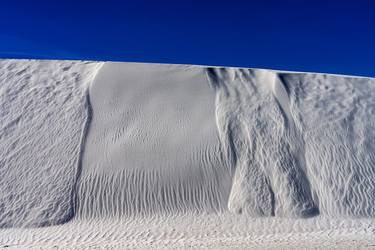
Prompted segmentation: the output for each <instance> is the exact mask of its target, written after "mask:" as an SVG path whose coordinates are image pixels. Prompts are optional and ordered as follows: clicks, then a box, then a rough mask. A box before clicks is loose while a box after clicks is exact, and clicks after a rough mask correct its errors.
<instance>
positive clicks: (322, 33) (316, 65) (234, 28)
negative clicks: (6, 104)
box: [0, 0, 375, 76]
mask: <svg viewBox="0 0 375 250" xmlns="http://www.w3.org/2000/svg"><path fill="white" fill-rule="evenodd" d="M0 29H1V30H0V57H2V58H14V57H16V58H50V59H89V60H113V61H136V62H160V63H187V64H204V65H226V66H241V67H256V68H273V69H285V70H296V71H316V72H329V73H341V74H354V75H365V76H375V62H374V61H375V4H372V3H371V1H368V2H364V1H344V0H343V1H337V2H336V1H328V0H326V1H324V2H323V1H321V2H320V1H318V0H317V1H303V0H300V1H287V0H284V1H237V0H227V1H203V0H201V1H189V0H184V1H178V0H176V1H157V0H154V1H142V0H134V1H110V0H107V1H105V0H102V1H96V0H92V1H79V0H76V1H53V0H51V1H33V0H29V1H17V0H13V1H7V0H5V1H2V2H1V5H0Z"/></svg>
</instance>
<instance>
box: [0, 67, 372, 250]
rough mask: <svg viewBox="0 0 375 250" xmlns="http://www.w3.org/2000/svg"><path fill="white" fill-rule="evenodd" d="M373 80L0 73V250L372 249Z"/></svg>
mask: <svg viewBox="0 0 375 250" xmlns="http://www.w3.org/2000/svg"><path fill="white" fill-rule="evenodd" d="M374 91H375V79H370V78H358V77H348V76H335V75H325V74H311V73H309V74H308V73H292V72H276V71H270V70H260V69H241V68H218V67H201V66H187V65H159V64H135V63H109V62H107V63H102V62H78V61H73V62H72V61H33V60H31V61H30V60H2V61H0V106H1V109H0V138H1V140H0V173H1V176H2V177H1V180H0V227H1V228H2V229H0V247H1V246H3V247H10V248H12V247H13V248H24V249H29V248H47V249H48V248H53V247H55V246H56V247H61V248H90V247H93V248H117V249H123V248H128V249H150V248H152V249H166V248H167V249H168V248H174V249H181V248H211V249H228V248H232V249H243V248H249V247H252V248H263V249H264V248H266V249H267V248H270V249H290V248H300V247H301V246H304V247H305V248H336V249H343V248H359V249H360V248H369V249H371V248H374V247H375V240H373V238H375V237H374V236H375V224H374V223H375V221H374V219H373V218H374V217H375V157H374V153H373V152H375V151H374V146H373V143H372V142H373V141H374V139H375V132H374V131H375V130H374V122H373V121H374V120H375V98H374V97H373V96H372V93H374Z"/></svg>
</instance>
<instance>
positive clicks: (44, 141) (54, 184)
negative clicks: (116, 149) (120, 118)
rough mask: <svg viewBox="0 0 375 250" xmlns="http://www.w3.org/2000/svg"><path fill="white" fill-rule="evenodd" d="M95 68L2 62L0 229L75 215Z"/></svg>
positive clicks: (59, 220)
mask: <svg viewBox="0 0 375 250" xmlns="http://www.w3.org/2000/svg"><path fill="white" fill-rule="evenodd" d="M96 67H97V64H95V63H78V62H64V61H60V62H59V61H53V62H47V61H17V60H2V61H0V105H1V109H0V119H1V125H0V176H1V181H0V227H24V226H27V227H29V226H32V227H39V226H46V225H53V224H59V223H63V222H66V221H68V220H70V219H71V218H72V216H73V213H74V207H73V204H72V201H73V196H74V185H75V183H76V181H77V169H78V162H79V157H80V147H81V137H82V133H83V129H84V126H85V121H86V108H87V105H86V88H87V86H88V85H89V82H91V79H92V76H93V74H94V73H95V69H96Z"/></svg>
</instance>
